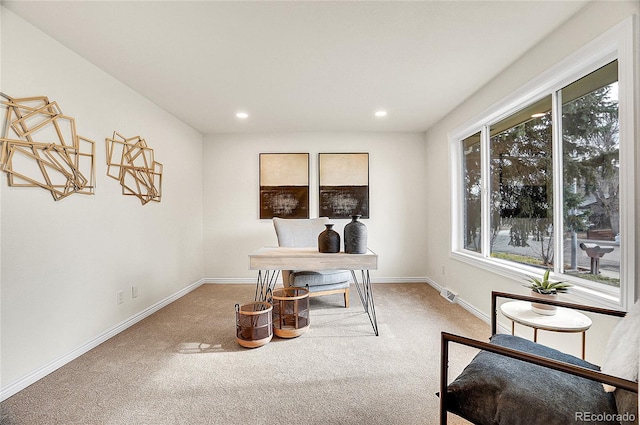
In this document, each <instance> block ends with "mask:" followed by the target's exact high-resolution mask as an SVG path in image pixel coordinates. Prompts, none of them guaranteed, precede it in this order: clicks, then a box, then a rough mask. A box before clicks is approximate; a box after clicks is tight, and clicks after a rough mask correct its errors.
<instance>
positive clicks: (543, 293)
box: [525, 269, 571, 316]
mask: <svg viewBox="0 0 640 425" xmlns="http://www.w3.org/2000/svg"><path fill="white" fill-rule="evenodd" d="M550 271H551V270H549V269H547V270H546V271H545V272H544V275H543V276H542V279H538V278H537V277H531V276H527V277H528V281H529V283H528V284H527V285H525V286H526V287H527V288H529V289H531V296H533V297H537V298H551V299H556V298H557V297H558V293H560V292H567V291H568V290H569V288H570V287H571V284H569V283H564V282H562V281H555V282H554V281H551V280H549V272H550ZM531 310H533V311H534V312H536V313H538V314H544V315H547V316H553V315H554V314H556V306H553V305H548V304H540V303H531Z"/></svg>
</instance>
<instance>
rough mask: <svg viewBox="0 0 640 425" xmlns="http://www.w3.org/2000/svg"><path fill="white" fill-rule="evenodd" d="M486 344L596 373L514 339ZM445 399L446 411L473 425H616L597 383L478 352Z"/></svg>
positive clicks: (610, 402) (609, 397)
mask: <svg viewBox="0 0 640 425" xmlns="http://www.w3.org/2000/svg"><path fill="white" fill-rule="evenodd" d="M491 342H492V343H493V344H496V345H500V346H503V347H508V348H512V349H515V350H519V351H524V352H527V353H531V354H536V355H539V356H544V357H547V358H551V359H554V360H559V361H563V362H566V363H571V364H574V365H578V366H582V367H586V368H589V369H593V370H599V368H598V366H595V365H593V364H591V363H589V362H586V361H584V360H582V359H579V358H577V357H574V356H571V355H568V354H564V353H562V352H560V351H557V350H554V349H552V348H549V347H546V346H544V345H540V344H536V343H534V342H532V341H529V340H526V339H523V338H520V337H517V336H512V335H502V334H501V335H496V336H494V337H493V338H492V340H491ZM447 397H448V401H447V410H449V411H450V412H452V413H455V414H457V415H459V416H461V417H463V418H465V419H467V420H469V421H471V422H473V423H474V424H478V425H489V424H492V425H493V424H495V425H497V424H500V425H519V424H522V425H536V424H539V425H566V424H589V425H593V424H619V422H617V421H616V419H615V418H616V413H617V410H616V402H615V399H614V397H613V394H611V393H606V392H605V391H604V389H603V388H602V384H600V383H598V382H595V381H591V380H588V379H584V378H580V377H577V376H573V375H569V374H567V373H564V372H559V371H555V370H552V369H548V368H544V367H542V366H537V365H534V364H531V363H526V362H523V361H521V360H516V359H512V358H510V357H506V356H501V355H498V354H494V353H491V352H488V351H481V352H480V353H478V355H477V356H476V357H475V358H474V359H473V360H472V361H471V363H470V364H469V365H468V366H467V367H466V368H465V369H464V370H463V372H462V373H461V374H460V376H458V377H457V378H456V379H455V380H454V381H453V382H452V383H451V384H450V385H449V387H448V391H447ZM596 415H597V416H596ZM599 418H602V419H603V420H602V421H599V422H598V421H597V420H594V419H599Z"/></svg>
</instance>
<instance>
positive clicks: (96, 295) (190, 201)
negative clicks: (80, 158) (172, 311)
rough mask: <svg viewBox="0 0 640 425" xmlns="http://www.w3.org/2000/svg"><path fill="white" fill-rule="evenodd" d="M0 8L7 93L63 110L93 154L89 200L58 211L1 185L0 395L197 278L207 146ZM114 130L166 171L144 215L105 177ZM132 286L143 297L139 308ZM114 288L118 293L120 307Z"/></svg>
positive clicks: (38, 197) (77, 198)
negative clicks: (135, 141) (138, 142)
mask: <svg viewBox="0 0 640 425" xmlns="http://www.w3.org/2000/svg"><path fill="white" fill-rule="evenodd" d="M0 10H1V12H2V27H1V30H2V45H1V49H2V50H1V53H2V69H1V76H2V80H1V81H0V82H1V89H2V92H4V93H6V94H8V95H10V96H13V97H27V96H39V95H46V96H48V97H49V99H50V100H55V101H58V102H59V105H60V107H61V109H62V111H63V112H64V113H65V114H67V115H69V116H72V117H74V118H75V119H76V126H77V132H78V134H79V135H82V136H84V137H87V138H89V139H91V140H93V141H94V142H95V143H96V154H97V158H96V175H97V189H96V194H95V195H94V196H85V195H72V196H70V197H68V198H66V199H63V200H61V201H58V202H55V201H54V200H53V198H52V197H51V195H50V194H49V192H47V191H45V190H43V189H39V188H16V187H8V185H7V180H6V178H4V176H2V178H1V179H0V194H1V197H2V205H1V208H2V209H1V211H0V213H1V220H2V221H1V227H0V229H1V232H2V246H1V253H2V257H1V258H0V260H1V262H2V270H1V285H2V286H1V289H2V298H1V302H2V305H1V310H2V311H1V319H0V320H1V336H2V351H1V353H2V357H1V360H2V363H1V376H2V381H1V382H2V387H3V388H6V387H7V386H8V385H9V384H11V383H13V382H15V381H16V380H19V379H23V378H24V377H25V376H28V375H29V374H33V373H34V371H37V370H39V369H42V368H43V367H45V366H46V365H48V364H51V363H52V362H55V361H56V359H58V358H60V357H61V356H64V355H67V354H68V353H70V352H72V351H73V350H75V349H76V348H78V347H80V346H82V345H83V344H85V343H87V342H88V341H91V340H92V339H94V338H96V337H97V336H99V335H101V334H103V333H104V332H105V331H107V330H109V329H111V328H113V327H114V326H116V325H118V324H120V323H122V322H123V321H125V320H126V319H128V318H130V317H132V316H133V315H135V314H138V313H139V312H141V311H143V310H145V309H147V308H149V307H150V306H152V305H154V304H156V303H157V302H159V301H160V300H163V299H165V298H167V297H169V296H171V295H173V294H175V293H177V292H178V291H180V290H181V289H183V288H185V287H188V286H189V285H191V284H194V283H195V282H198V281H199V280H200V279H201V278H202V276H203V256H202V252H203V251H202V141H203V138H202V135H201V134H200V133H198V132H196V131H195V130H193V129H192V128H190V127H188V126H187V125H185V124H184V123H182V122H180V121H178V120H176V119H175V118H173V117H172V116H170V115H169V114H168V113H166V112H165V111H163V110H161V109H160V108H158V107H157V106H155V105H154V104H152V103H150V102H149V101H148V100H146V99H145V98H143V97H142V96H140V95H138V94H137V93H135V92H133V91H132V90H131V89H129V88H128V87H126V86H124V85H123V84H121V83H120V82H118V81H116V80H115V79H113V78H112V77H110V76H109V75H107V74H105V73H104V72H102V71H101V70H99V69H98V68H96V67H95V66H93V65H92V64H90V63H88V62H87V61H86V60H84V59H82V58H81V57H79V56H77V55H76V54H74V53H72V52H71V51H69V50H67V49H66V48H64V47H63V46H61V45H60V44H58V43H57V42H55V41H54V40H53V39H51V38H49V37H48V36H46V35H45V34H43V33H42V32H40V31H39V30H37V29H35V28H34V27H33V26H31V25H30V24H28V23H26V22H25V21H23V20H22V19H21V18H19V17H17V16H16V15H14V14H13V13H11V12H10V11H8V10H6V9H4V8H2V9H0ZM151 71H152V68H150V72H151ZM1 112H2V116H3V117H4V113H5V112H4V108H3V110H2V111H1ZM3 121H4V119H3ZM114 130H117V131H118V132H120V133H121V134H123V135H125V136H127V137H133V136H136V135H140V136H142V137H143V138H145V140H146V141H147V143H148V145H149V146H150V147H152V148H153V149H154V151H155V158H156V160H157V161H158V162H161V163H163V164H164V179H163V188H162V189H163V197H162V202H161V203H156V202H151V203H149V204H147V205H145V206H142V205H141V203H140V201H139V200H138V199H137V198H136V197H132V196H123V195H122V194H121V188H120V185H119V183H118V182H117V181H116V180H113V179H111V178H108V177H107V176H106V165H105V164H106V161H105V138H106V137H111V136H112V133H113V131H114ZM132 285H137V286H138V287H139V296H138V297H137V298H135V299H133V298H132V297H131V289H130V288H131V286H132ZM118 290H123V291H124V294H125V297H124V303H123V304H121V305H117V304H116V292H117V291H118Z"/></svg>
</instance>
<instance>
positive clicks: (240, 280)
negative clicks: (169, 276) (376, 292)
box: [202, 273, 427, 285]
mask: <svg viewBox="0 0 640 425" xmlns="http://www.w3.org/2000/svg"><path fill="white" fill-rule="evenodd" d="M356 277H357V278H358V281H359V280H360V275H359V274H357V273H356ZM426 281H427V278H426V277H374V276H372V277H371V283H424V282H426ZM202 282H203V283H211V284H219V285H224V284H227V283H233V284H251V285H255V284H256V278H255V277H253V278H251V277H205V278H204V279H202ZM277 283H282V277H281V276H280V277H278V280H277Z"/></svg>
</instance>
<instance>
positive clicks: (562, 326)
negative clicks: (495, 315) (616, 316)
mask: <svg viewBox="0 0 640 425" xmlns="http://www.w3.org/2000/svg"><path fill="white" fill-rule="evenodd" d="M500 311H502V314H504V315H505V317H507V318H508V319H510V320H511V334H512V335H513V334H514V332H515V324H516V323H519V324H521V325H524V326H528V327H530V328H533V341H534V342H538V329H542V330H545V331H552V332H575V333H577V332H581V333H582V359H583V360H584V357H585V346H586V341H587V330H588V329H589V328H590V327H591V323H592V322H591V319H589V318H588V317H587V316H586V315H584V314H582V313H580V312H579V311H576V310H572V309H569V308H563V307H558V309H557V310H556V314H554V315H553V316H545V315H542V314H538V313H534V312H533V311H532V310H531V303H530V302H528V301H511V302H507V303H503V304H502V305H501V306H500Z"/></svg>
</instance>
